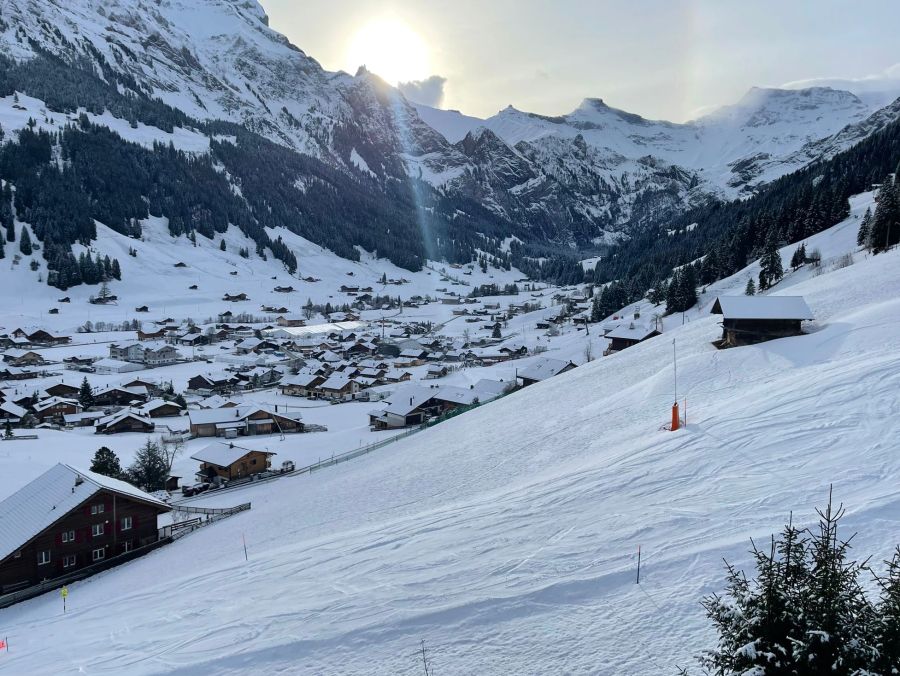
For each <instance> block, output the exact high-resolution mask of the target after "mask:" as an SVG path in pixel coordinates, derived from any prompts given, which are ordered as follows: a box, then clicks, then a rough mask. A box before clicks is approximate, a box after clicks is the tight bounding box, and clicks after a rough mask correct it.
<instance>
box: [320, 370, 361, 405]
mask: <svg viewBox="0 0 900 676" xmlns="http://www.w3.org/2000/svg"><path fill="white" fill-rule="evenodd" d="M316 390H317V392H318V394H319V395H320V396H322V397H324V398H326V399H336V400H339V401H340V400H346V399H355V398H356V395H357V394H358V393H359V383H358V382H357V381H355V380H352V379H351V378H350V377H348V376H346V375H343V374H334V375H332V376H331V377H330V378H328V380H326V381H324V382H323V383H321V384H320V385H319V386H318V387H317V388H316Z"/></svg>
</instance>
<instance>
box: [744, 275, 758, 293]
mask: <svg viewBox="0 0 900 676" xmlns="http://www.w3.org/2000/svg"><path fill="white" fill-rule="evenodd" d="M744 295H745V296H755V295H756V285H755V284H754V283H753V277H750V278H748V279H747V286H745V287H744Z"/></svg>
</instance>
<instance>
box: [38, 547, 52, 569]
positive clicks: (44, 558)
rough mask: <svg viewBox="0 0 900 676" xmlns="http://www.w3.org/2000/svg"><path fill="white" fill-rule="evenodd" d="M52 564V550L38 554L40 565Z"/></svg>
mask: <svg viewBox="0 0 900 676" xmlns="http://www.w3.org/2000/svg"><path fill="white" fill-rule="evenodd" d="M48 563H50V550H49V549H48V550H47V551H44V552H38V565H39V566H45V565H47V564H48Z"/></svg>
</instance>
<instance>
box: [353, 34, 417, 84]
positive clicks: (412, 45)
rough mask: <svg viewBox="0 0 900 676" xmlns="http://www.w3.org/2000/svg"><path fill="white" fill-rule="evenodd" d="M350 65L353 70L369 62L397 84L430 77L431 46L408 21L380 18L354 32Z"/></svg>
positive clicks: (375, 71)
mask: <svg viewBox="0 0 900 676" xmlns="http://www.w3.org/2000/svg"><path fill="white" fill-rule="evenodd" d="M347 65H348V67H349V68H348V70H349V71H350V72H351V73H353V72H356V69H357V68H359V66H365V67H366V69H368V70H369V71H370V72H372V73H375V74H376V75H378V76H379V77H381V78H382V79H383V80H384V81H385V82H388V83H390V84H392V85H395V86H396V85H397V84H398V83H400V82H410V81H412V80H423V79H425V78H426V77H428V48H427V47H426V45H425V41H424V40H422V38H421V36H420V35H419V34H418V33H416V32H415V31H414V30H413V29H411V28H410V27H409V26H407V25H406V24H405V23H403V22H401V21H394V20H385V21H376V22H373V23H370V24H367V25H366V26H364V27H363V28H362V29H360V31H359V32H357V33H356V35H354V36H353V40H352V41H351V42H350V45H349V47H348V49H347Z"/></svg>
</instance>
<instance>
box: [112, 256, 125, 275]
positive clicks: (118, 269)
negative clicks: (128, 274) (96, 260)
mask: <svg viewBox="0 0 900 676" xmlns="http://www.w3.org/2000/svg"><path fill="white" fill-rule="evenodd" d="M111 273H112V278H113V279H116V280H121V279H122V268H121V267H120V266H119V259H118V258H113V261H112V270H111Z"/></svg>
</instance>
